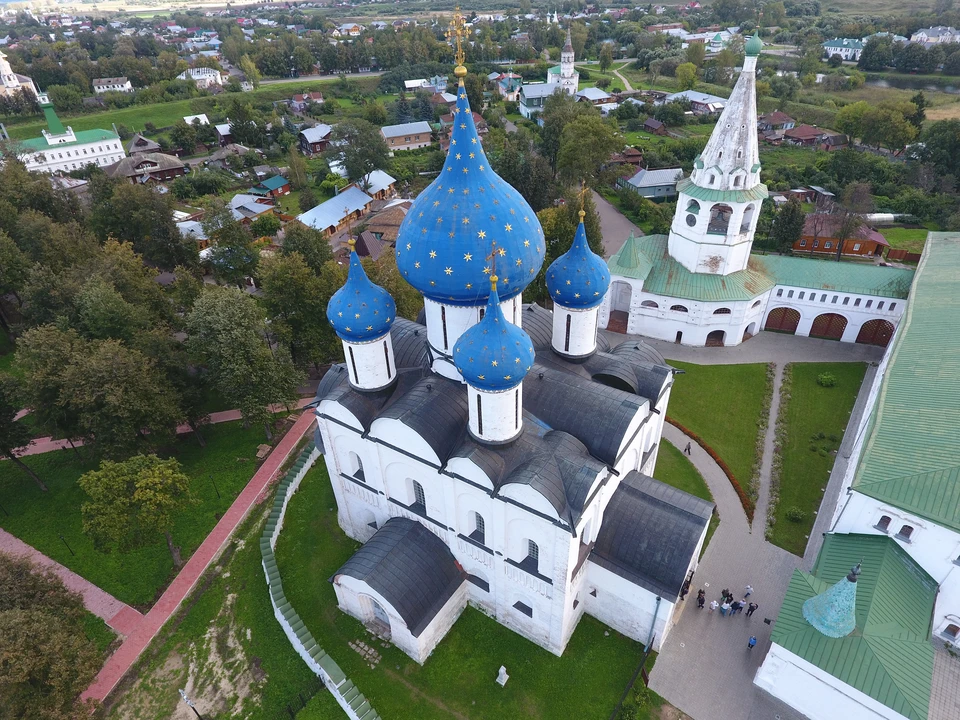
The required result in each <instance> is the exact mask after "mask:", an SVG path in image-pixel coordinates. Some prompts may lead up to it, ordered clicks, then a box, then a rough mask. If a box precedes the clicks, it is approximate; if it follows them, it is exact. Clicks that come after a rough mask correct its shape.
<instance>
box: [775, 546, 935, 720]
mask: <svg viewBox="0 0 960 720" xmlns="http://www.w3.org/2000/svg"><path fill="white" fill-rule="evenodd" d="M861 560H862V561H863V569H862V572H861V574H860V579H859V580H858V582H857V610H856V612H857V626H856V629H855V630H854V631H853V632H852V633H850V634H849V635H847V636H846V637H842V638H830V637H827V636H826V635H823V634H822V633H820V632H819V631H818V630H816V629H815V628H814V627H813V626H812V625H810V624H809V623H808V622H807V621H806V620H804V618H803V615H802V614H801V607H802V606H803V603H804V601H805V600H807V599H808V598H810V597H813V596H814V595H817V594H818V593H821V592H823V591H824V590H826V589H827V588H828V587H830V586H831V585H833V584H834V583H836V582H837V581H838V580H840V579H841V578H842V577H843V576H844V575H846V574H847V573H848V572H850V568H851V567H853V566H854V565H856V564H857V563H858V562H860V561H861ZM936 593H937V583H936V581H935V580H934V579H933V578H932V577H930V576H929V575H928V574H927V573H926V572H924V570H923V568H921V567H920V566H919V565H918V564H917V563H916V562H914V560H913V559H912V558H911V557H910V556H909V555H908V554H907V553H906V552H904V551H903V550H902V549H901V548H900V547H899V546H898V545H897V543H896V542H895V541H894V540H892V539H891V538H889V537H887V536H885V535H837V534H830V535H827V536H826V537H825V538H824V541H823V547H822V548H821V549H820V555H819V556H818V558H817V563H816V565H815V566H814V568H813V574H808V573H805V572H802V571H800V570H794V572H793V577H792V578H791V580H790V586H789V587H788V588H787V595H786V597H785V598H784V600H783V605H781V607H780V614H779V615H778V616H777V622H776V624H775V625H774V629H773V633H772V635H771V637H770V639H771V640H772V641H773V642H775V643H777V644H778V645H780V646H781V647H783V648H785V649H786V650H789V651H790V652H792V653H794V654H795V655H798V656H800V657H801V658H803V659H804V660H806V661H807V662H809V663H811V664H813V665H816V666H817V667H818V668H820V669H821V670H823V671H824V672H827V673H830V674H831V675H833V676H834V677H836V678H838V679H839V680H841V681H843V682H845V683H846V684H847V685H850V686H851V687H854V688H856V689H857V690H859V691H860V692H862V693H864V694H866V695H869V696H870V697H872V698H873V699H874V700H876V701H878V702H880V703H883V704H884V705H886V706H887V707H889V708H892V709H893V710H895V711H896V712H898V713H900V714H901V715H903V716H904V717H907V718H910V719H911V720H925V718H926V717H927V713H928V707H929V704H930V683H931V679H932V677H933V645H932V644H931V643H930V622H931V617H932V614H933V606H934V603H935V601H936Z"/></svg>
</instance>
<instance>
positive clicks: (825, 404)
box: [770, 363, 866, 555]
mask: <svg viewBox="0 0 960 720" xmlns="http://www.w3.org/2000/svg"><path fill="white" fill-rule="evenodd" d="M789 369H790V372H791V375H792V380H791V384H790V395H789V398H784V402H782V403H781V406H780V414H781V415H780V417H781V423H783V425H782V427H783V428H784V430H785V437H784V441H783V446H782V448H781V451H780V452H781V457H782V462H783V469H782V470H781V474H780V500H779V502H778V503H777V506H776V508H775V510H774V517H775V518H776V522H775V523H774V525H773V529H772V535H771V538H770V540H771V542H773V543H774V544H775V545H779V546H780V547H782V548H783V549H785V550H789V551H790V552H792V553H794V554H796V555H803V551H804V549H805V548H806V546H807V536H808V535H809V534H810V531H811V529H812V528H813V523H814V521H815V520H816V519H817V518H816V515H815V514H814V513H815V512H816V511H817V510H818V509H819V507H820V501H821V499H822V498H823V492H824V490H825V489H826V486H827V480H828V479H829V477H830V471H831V470H832V469H833V461H834V459H835V457H836V450H837V448H839V447H840V441H841V440H842V439H843V433H844V430H845V429H846V427H847V422H848V421H849V419H850V412H851V410H853V405H854V403H855V402H856V400H857V393H858V392H859V391H860V384H861V383H862V382H863V376H864V373H865V372H866V365H864V364H863V363H792V364H791V365H790V368H789ZM821 373H831V374H833V375H834V376H836V378H837V384H836V386H835V387H830V388H825V387H821V386H820V385H818V384H817V376H818V375H820V374H821ZM819 433H823V434H824V436H825V437H823V438H819V437H818V436H819ZM791 507H797V508H800V509H801V510H802V511H803V512H804V513H806V516H805V518H804V520H803V521H802V522H792V521H790V520H788V519H787V516H786V513H787V510H788V509H789V508H791Z"/></svg>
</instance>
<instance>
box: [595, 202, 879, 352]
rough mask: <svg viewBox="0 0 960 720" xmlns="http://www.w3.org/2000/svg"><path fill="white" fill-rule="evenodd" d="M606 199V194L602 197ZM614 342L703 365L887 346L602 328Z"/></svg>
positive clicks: (767, 334)
mask: <svg viewBox="0 0 960 720" xmlns="http://www.w3.org/2000/svg"><path fill="white" fill-rule="evenodd" d="M601 199H602V198H601ZM600 332H601V333H603V334H604V335H606V336H607V337H608V338H609V339H610V342H611V344H612V345H616V344H617V343H621V342H624V341H625V340H643V342H645V343H646V344H647V345H649V346H650V347H652V348H655V349H656V350H657V351H659V352H660V354H661V355H663V356H664V357H665V358H667V359H668V360H680V361H681V362H691V363H700V364H701V365H738V364H741V363H761V362H762V363H771V362H772V363H777V364H778V365H786V364H787V363H789V362H866V363H870V362H876V363H878V362H880V360H881V359H882V358H883V353H884V348H881V347H877V346H876V345H862V344H858V343H845V342H844V343H842V342H837V341H835V340H818V339H817V338H809V337H797V336H795V335H783V334H781V333H773V332H760V333H757V335H755V336H754V337H752V338H750V339H749V340H747V341H746V342H745V343H741V344H740V345H736V346H735V347H689V346H687V345H677V344H676V343H672V342H667V341H666V340H654V339H653V338H648V337H642V336H639V335H621V334H620V333H611V332H609V331H607V330H601V331H600Z"/></svg>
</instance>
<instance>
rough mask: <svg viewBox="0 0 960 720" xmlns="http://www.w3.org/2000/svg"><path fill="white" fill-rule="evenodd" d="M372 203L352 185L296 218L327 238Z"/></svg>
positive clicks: (367, 196)
mask: <svg viewBox="0 0 960 720" xmlns="http://www.w3.org/2000/svg"><path fill="white" fill-rule="evenodd" d="M372 203H373V198H372V197H370V196H369V195H367V194H366V193H365V192H363V190H361V189H360V188H358V187H356V186H355V185H352V186H350V187H348V188H347V189H345V190H343V191H342V192H341V193H340V194H339V195H337V196H336V197H332V198H330V199H329V200H327V201H326V202H322V203H320V204H319V205H317V206H316V207H315V208H311V209H310V210H307V212H305V213H302V214H301V215H298V216H297V220H299V221H300V222H302V223H303V224H304V225H307V226H308V227H312V228H314V229H315V230H319V231H320V232H322V233H324V234H325V235H326V236H327V237H328V238H329V237H332V236H333V235H335V234H336V233H338V232H340V231H341V230H343V229H344V228H346V227H348V226H349V225H350V224H351V223H352V222H354V221H355V220H359V219H360V218H362V217H363V216H364V215H366V214H367V213H368V212H370V205H371V204H372Z"/></svg>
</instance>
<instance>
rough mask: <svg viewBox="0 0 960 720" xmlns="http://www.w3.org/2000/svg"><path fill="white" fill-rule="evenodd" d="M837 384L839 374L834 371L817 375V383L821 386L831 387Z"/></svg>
mask: <svg viewBox="0 0 960 720" xmlns="http://www.w3.org/2000/svg"><path fill="white" fill-rule="evenodd" d="M836 384H837V376H836V375H834V374H833V373H820V374H819V375H817V385H819V386H820V387H825V388H831V387H834V386H835V385H836Z"/></svg>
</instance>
